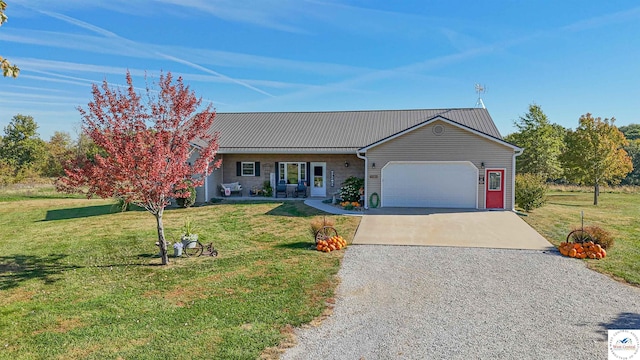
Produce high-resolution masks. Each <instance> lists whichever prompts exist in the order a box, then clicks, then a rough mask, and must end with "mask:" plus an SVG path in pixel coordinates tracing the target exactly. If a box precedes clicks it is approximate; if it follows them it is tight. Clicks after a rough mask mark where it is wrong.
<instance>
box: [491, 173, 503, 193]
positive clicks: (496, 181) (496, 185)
mask: <svg viewBox="0 0 640 360" xmlns="http://www.w3.org/2000/svg"><path fill="white" fill-rule="evenodd" d="M500 175H502V174H501V173H500V172H497V171H496V172H493V171H489V190H490V191H500V190H501V188H502V181H501V179H500Z"/></svg>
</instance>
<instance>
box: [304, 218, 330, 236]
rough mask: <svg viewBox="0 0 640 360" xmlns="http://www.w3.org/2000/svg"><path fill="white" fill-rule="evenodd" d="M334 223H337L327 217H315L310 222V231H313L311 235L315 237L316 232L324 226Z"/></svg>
mask: <svg viewBox="0 0 640 360" xmlns="http://www.w3.org/2000/svg"><path fill="white" fill-rule="evenodd" d="M333 225H335V223H334V222H333V220H331V219H327V218H326V217H325V218H322V219H320V218H315V219H313V220H311V223H309V232H310V233H311V236H313V237H314V238H315V237H316V233H317V232H318V230H320V229H322V227H323V226H333Z"/></svg>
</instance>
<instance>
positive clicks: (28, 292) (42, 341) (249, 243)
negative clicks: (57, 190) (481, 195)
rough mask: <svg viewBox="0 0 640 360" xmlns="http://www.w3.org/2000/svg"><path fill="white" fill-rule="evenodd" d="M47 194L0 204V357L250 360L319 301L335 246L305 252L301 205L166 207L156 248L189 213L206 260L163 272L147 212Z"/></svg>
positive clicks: (326, 297) (351, 228)
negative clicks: (211, 251) (206, 245)
mask: <svg viewBox="0 0 640 360" xmlns="http://www.w3.org/2000/svg"><path fill="white" fill-rule="evenodd" d="M43 197H44V198H43ZM49 197H50V196H49V195H45V196H38V194H36V195H35V196H4V197H2V196H0V198H2V201H0V249H2V253H0V294H1V295H2V296H0V311H1V313H2V316H0V339H1V341H2V343H0V358H10V359H36V358H38V359H40V358H54V359H55V358H59V359H79V358H82V359H117V358H121V359H159V358H167V359H181V358H184V359H198V358H201V359H255V358H258V357H260V355H261V354H265V349H267V348H270V347H275V346H278V344H280V343H281V342H282V341H283V340H286V338H287V336H288V332H289V331H290V330H288V329H290V327H291V326H294V327H295V326H299V325H301V324H303V323H308V322H310V321H312V320H313V319H314V318H316V317H318V316H320V315H321V314H322V313H323V311H325V310H326V309H327V304H328V302H331V300H330V299H331V298H332V296H333V291H334V289H335V281H336V279H335V274H336V273H337V271H338V269H339V266H340V261H341V258H342V253H343V252H341V251H337V252H333V253H329V254H326V253H320V252H317V251H312V250H310V249H309V247H310V245H311V244H312V238H311V236H310V235H309V234H308V224H309V222H310V220H311V219H313V218H315V217H317V216H322V214H321V213H320V212H318V211H316V210H315V209H312V208H309V207H307V206H305V205H304V204H302V203H301V202H286V203H273V202H272V203H253V204H248V203H236V204H233V203H222V204H216V205H210V206H204V207H197V208H190V209H175V210H168V211H166V212H165V227H166V234H167V237H168V239H169V240H171V241H177V240H178V238H179V235H180V227H181V226H182V224H183V222H184V220H185V219H186V218H187V217H190V218H192V219H194V220H196V222H197V224H198V227H199V234H200V238H201V239H202V241H203V242H211V241H213V242H214V244H215V246H216V248H217V249H218V250H219V252H220V255H219V257H218V258H211V257H200V258H180V259H173V258H171V264H170V265H169V266H166V267H163V266H158V264H159V263H160V261H159V258H157V257H156V256H155V253H157V247H156V246H155V245H154V242H155V241H156V232H155V219H154V217H153V216H152V215H150V214H149V213H147V212H144V211H132V212H126V213H117V212H116V213H114V212H112V209H113V207H112V205H113V203H112V202H110V201H104V200H85V199H69V198H55V196H53V195H52V196H51V198H49ZM328 217H330V218H332V219H333V220H334V221H335V222H336V228H337V229H338V231H339V232H340V234H341V235H343V236H344V237H345V239H347V241H351V240H352V237H353V234H354V232H355V229H356V227H357V224H358V221H359V219H358V218H356V217H336V216H328ZM171 250H172V249H171ZM267 353H268V354H273V353H275V352H274V351H270V352H267Z"/></svg>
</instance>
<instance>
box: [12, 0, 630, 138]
mask: <svg viewBox="0 0 640 360" xmlns="http://www.w3.org/2000/svg"><path fill="white" fill-rule="evenodd" d="M7 3H8V8H7V12H6V14H7V15H8V16H9V21H8V22H7V23H5V24H4V25H3V26H2V27H0V55H2V56H4V57H6V58H8V59H9V60H11V61H12V63H15V64H17V65H18V66H20V68H21V69H22V72H21V73H20V77H18V78H17V79H9V78H4V79H3V78H0V127H2V128H4V127H5V126H6V125H7V124H8V123H9V121H10V120H11V118H12V117H13V116H14V115H16V114H18V113H20V114H24V115H31V116H33V117H34V118H35V120H36V121H37V122H38V124H39V125H40V130H39V131H40V135H41V137H42V138H43V139H48V138H49V137H50V136H51V135H52V134H53V132H54V131H67V132H69V133H71V134H72V135H73V136H74V137H75V134H76V132H77V131H78V129H79V124H80V116H79V114H78V112H77V110H76V107H77V106H86V104H87V103H88V101H89V100H90V96H91V93H90V91H91V88H90V87H91V84H92V83H100V82H101V81H102V80H104V79H106V80H107V81H108V82H109V83H110V84H112V85H114V86H117V85H119V84H123V83H124V76H125V72H126V70H127V69H129V70H130V71H131V73H132V75H133V76H134V83H135V85H136V86H138V87H140V88H141V89H142V88H144V86H145V82H144V74H145V72H146V73H147V74H148V75H149V76H150V77H151V78H154V77H155V78H157V76H158V74H159V72H160V71H161V70H162V71H171V72H172V73H173V74H174V75H181V76H183V78H184V79H185V82H186V83H187V84H189V85H190V86H191V88H192V89H193V90H194V91H195V92H196V93H197V95H198V96H201V97H203V99H204V100H205V101H210V102H212V103H213V104H214V106H215V107H216V108H217V110H218V111H219V112H251V111H325V110H368V109H414V108H450V107H454V108H460V107H474V106H475V104H476V100H477V95H476V93H475V92H474V84H476V83H480V84H483V85H485V86H486V88H487V92H486V93H485V94H484V95H483V100H484V103H485V105H486V107H487V109H488V110H489V112H490V114H491V115H492V117H493V119H494V120H495V122H496V124H497V126H498V128H499V129H500V132H501V133H502V134H503V135H506V134H508V133H510V132H513V131H514V127H513V121H514V120H516V119H518V117H519V116H521V115H523V114H525V113H526V112H527V110H528V106H529V104H531V103H536V104H539V105H540V106H542V109H543V111H545V113H546V114H547V115H548V117H549V119H550V120H551V121H552V122H555V123H559V124H561V125H563V126H565V127H575V126H576V125H577V122H578V118H579V117H580V115H582V114H584V113H587V112H590V113H592V114H593V115H595V116H601V117H603V118H604V117H615V118H616V119H617V122H616V124H617V125H618V126H621V125H626V124H629V123H638V122H640V81H639V80H640V4H638V2H637V1H615V2H609V1H583V0H582V1H574V0H563V1H535V0H533V1H428V0H422V1H408V0H407V1H402V0H398V1H388V0H369V1H366V0H324V1H314V0H309V1H307V0H133V1H132V0H126V1H125V0H109V1H91V0H65V1H50V0H7Z"/></svg>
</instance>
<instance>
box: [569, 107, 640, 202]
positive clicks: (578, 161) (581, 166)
mask: <svg viewBox="0 0 640 360" xmlns="http://www.w3.org/2000/svg"><path fill="white" fill-rule="evenodd" d="M614 122H615V119H614V118H611V119H604V120H602V119H601V118H599V117H597V118H593V117H592V116H591V114H585V115H582V116H581V117H580V125H579V126H578V127H577V128H576V130H575V131H569V132H567V136H566V137H565V142H566V146H567V148H566V151H565V152H564V153H563V154H562V155H561V157H560V160H561V161H562V164H563V165H564V171H565V177H566V178H567V179H568V180H569V181H572V182H576V183H578V184H581V185H590V186H593V187H594V189H593V190H594V191H593V205H598V196H599V195H600V185H605V184H618V183H620V181H621V180H622V179H623V178H624V177H625V176H626V175H627V174H628V173H629V172H630V171H631V170H632V169H633V166H632V164H631V159H630V158H629V156H628V154H627V152H626V151H625V150H624V149H623V147H624V146H626V145H628V142H627V139H626V138H625V137H624V135H623V134H622V132H620V130H618V128H617V127H616V126H615V125H614Z"/></svg>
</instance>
